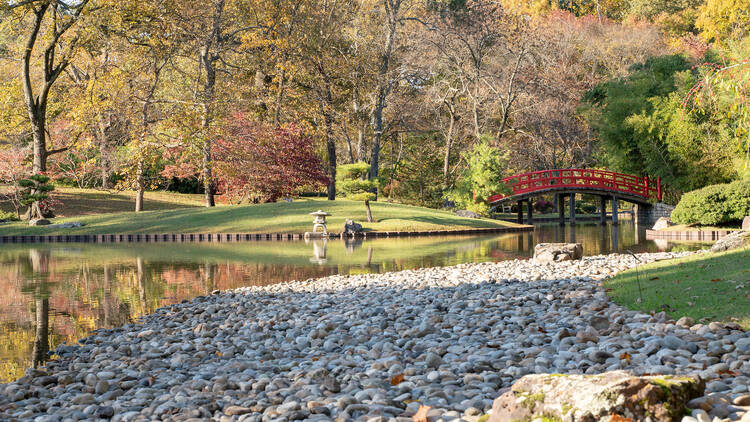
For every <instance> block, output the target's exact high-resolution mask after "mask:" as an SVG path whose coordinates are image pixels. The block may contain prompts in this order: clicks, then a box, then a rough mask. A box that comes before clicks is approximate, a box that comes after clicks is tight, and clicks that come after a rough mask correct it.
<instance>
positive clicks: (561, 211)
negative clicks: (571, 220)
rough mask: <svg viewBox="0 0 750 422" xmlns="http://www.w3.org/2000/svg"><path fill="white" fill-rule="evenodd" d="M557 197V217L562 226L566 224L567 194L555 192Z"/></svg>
mask: <svg viewBox="0 0 750 422" xmlns="http://www.w3.org/2000/svg"><path fill="white" fill-rule="evenodd" d="M555 197H556V198H557V217H558V219H559V223H560V225H561V226H564V225H565V195H563V194H561V193H558V194H555Z"/></svg>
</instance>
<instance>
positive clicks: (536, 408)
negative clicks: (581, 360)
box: [489, 371, 706, 422]
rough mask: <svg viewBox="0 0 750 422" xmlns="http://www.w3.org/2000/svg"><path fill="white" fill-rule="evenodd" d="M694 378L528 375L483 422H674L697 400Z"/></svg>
mask: <svg viewBox="0 0 750 422" xmlns="http://www.w3.org/2000/svg"><path fill="white" fill-rule="evenodd" d="M705 387H706V386H705V383H704V381H703V380H701V379H700V378H698V377H678V376H668V375H665V376H647V377H636V376H632V375H630V374H628V373H627V372H624V371H615V372H607V373H604V374H600V375H560V374H541V375H528V376H525V377H523V378H521V379H520V380H518V381H517V382H516V383H515V384H513V387H512V388H511V389H510V390H509V391H506V392H505V393H503V394H502V395H501V396H500V397H498V398H497V399H496V400H495V403H494V404H493V406H492V417H491V418H490V420H489V422H507V421H530V420H534V419H538V418H547V419H548V420H555V421H558V420H559V421H563V422H568V421H570V422H573V421H575V422H594V421H609V420H610V419H611V418H615V417H619V418H617V419H615V420H618V421H622V420H632V421H637V420H643V419H645V418H646V417H648V416H650V417H651V418H652V419H653V420H658V421H679V420H680V419H681V417H682V416H683V415H684V411H685V409H686V404H687V402H688V401H690V400H691V399H693V398H696V397H700V396H702V395H703V392H704V390H705ZM623 418H624V419H623Z"/></svg>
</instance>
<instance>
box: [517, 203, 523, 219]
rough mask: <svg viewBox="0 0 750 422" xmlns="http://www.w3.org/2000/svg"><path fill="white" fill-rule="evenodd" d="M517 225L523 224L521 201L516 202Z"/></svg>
mask: <svg viewBox="0 0 750 422" xmlns="http://www.w3.org/2000/svg"><path fill="white" fill-rule="evenodd" d="M518 224H523V201H518Z"/></svg>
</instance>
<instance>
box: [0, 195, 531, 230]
mask: <svg viewBox="0 0 750 422" xmlns="http://www.w3.org/2000/svg"><path fill="white" fill-rule="evenodd" d="M173 205H174V209H167V210H157V211H144V212H141V213H137V214H136V213H134V212H119V213H107V214H98V213H97V214H94V213H91V214H88V215H79V216H75V217H65V218H56V219H54V221H53V222H54V223H65V222H71V221H80V222H82V223H83V224H84V227H81V228H77V229H49V228H45V227H28V226H27V225H26V224H25V223H23V222H17V223H6V224H3V225H0V235H36V234H66V233H75V234H117V233H207V232H211V233H279V232H281V233H301V232H304V231H310V230H311V229H312V220H313V217H312V216H310V215H308V214H309V213H310V212H313V211H316V210H318V209H323V210H324V211H327V212H329V213H331V214H332V216H331V217H329V218H328V228H329V230H330V231H333V232H338V231H341V230H342V229H343V226H344V221H345V220H346V219H347V218H352V219H354V220H355V221H357V222H360V223H362V225H363V226H364V228H365V230H370V231H422V230H457V229H469V228H495V227H516V226H518V225H517V224H514V223H508V222H504V221H498V220H489V219H470V218H462V217H458V216H456V215H455V214H453V213H450V212H447V211H440V210H433V209H429V208H420V207H413V206H408V205H402V204H392V203H386V202H375V203H372V212H373V216H374V218H375V219H376V220H377V222H375V223H367V222H365V221H366V216H365V207H364V204H363V203H362V202H354V201H347V200H336V201H325V200H319V199H298V200H295V201H294V202H292V203H287V202H280V203H275V204H260V205H240V206H219V207H215V208H200V207H191V206H190V205H185V204H174V203H173ZM147 206H148V202H147Z"/></svg>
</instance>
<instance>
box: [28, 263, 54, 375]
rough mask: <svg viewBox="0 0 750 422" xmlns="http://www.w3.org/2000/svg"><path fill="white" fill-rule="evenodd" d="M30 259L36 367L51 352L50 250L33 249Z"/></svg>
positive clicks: (32, 360)
mask: <svg viewBox="0 0 750 422" xmlns="http://www.w3.org/2000/svg"><path fill="white" fill-rule="evenodd" d="M29 261H31V270H32V277H31V280H32V289H33V290H32V292H33V293H32V294H33V297H34V308H35V315H36V317H35V318H34V325H35V335H34V348H33V350H32V352H31V362H32V366H33V367H34V368H37V367H39V366H41V365H42V364H43V363H44V362H45V361H46V360H47V357H48V356H47V352H49V291H48V289H47V287H48V286H47V281H48V280H47V277H48V276H49V261H50V252H49V250H41V251H40V250H37V249H31V250H30V251H29Z"/></svg>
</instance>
